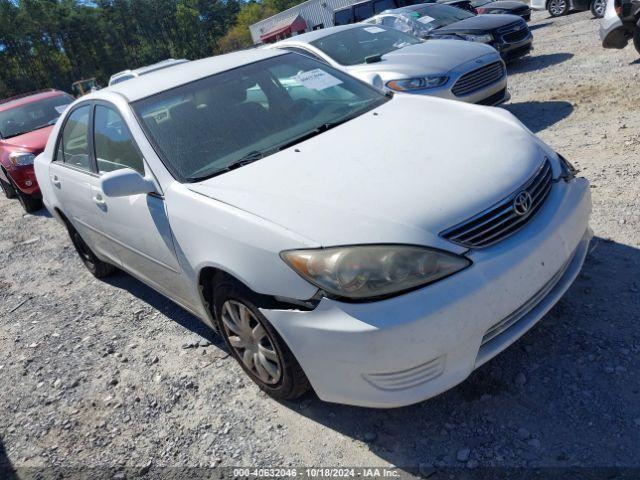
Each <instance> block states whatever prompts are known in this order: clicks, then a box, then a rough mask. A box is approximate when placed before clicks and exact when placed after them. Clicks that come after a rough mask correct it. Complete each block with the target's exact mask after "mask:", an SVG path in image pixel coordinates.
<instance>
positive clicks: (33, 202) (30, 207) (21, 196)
mask: <svg viewBox="0 0 640 480" xmlns="http://www.w3.org/2000/svg"><path fill="white" fill-rule="evenodd" d="M11 187H12V188H13V190H14V191H15V192H16V195H17V196H18V200H19V201H20V205H22V208H24V211H25V212H27V213H33V212H37V211H38V210H40V209H41V208H42V200H40V199H39V198H35V197H32V196H31V195H27V194H26V193H24V192H22V191H21V190H20V189H19V188H18V187H16V186H15V184H12V185H11Z"/></svg>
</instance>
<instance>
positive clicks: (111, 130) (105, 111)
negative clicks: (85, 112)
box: [93, 105, 144, 175]
mask: <svg viewBox="0 0 640 480" xmlns="http://www.w3.org/2000/svg"><path fill="white" fill-rule="evenodd" d="M93 131H94V133H93V136H94V146H95V150H96V161H97V163H98V172H100V173H103V172H113V171H114V170H120V169H122V168H132V169H133V170H135V171H136V172H138V173H140V174H141V175H144V162H143V160H142V156H141V155H140V152H139V151H138V149H137V147H136V145H135V142H134V140H133V136H132V135H131V132H130V131H129V129H128V128H127V125H126V124H125V122H124V120H123V119H122V117H121V116H120V114H119V113H118V112H116V111H115V110H114V109H112V108H109V107H105V106H103V105H97V106H96V112H95V120H94V127H93Z"/></svg>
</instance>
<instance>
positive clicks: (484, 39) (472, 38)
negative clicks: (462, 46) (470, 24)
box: [458, 33, 493, 43]
mask: <svg viewBox="0 0 640 480" xmlns="http://www.w3.org/2000/svg"><path fill="white" fill-rule="evenodd" d="M458 35H460V36H461V37H462V38H464V39H465V40H467V41H469V42H480V43H491V42H493V37H492V36H491V35H490V34H488V33H486V34H483V35H474V34H471V33H459V34H458Z"/></svg>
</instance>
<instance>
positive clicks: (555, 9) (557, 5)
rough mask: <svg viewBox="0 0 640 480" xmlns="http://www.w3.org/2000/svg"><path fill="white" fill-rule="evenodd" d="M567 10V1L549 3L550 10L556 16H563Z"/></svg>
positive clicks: (555, 0)
mask: <svg viewBox="0 0 640 480" xmlns="http://www.w3.org/2000/svg"><path fill="white" fill-rule="evenodd" d="M566 8H567V3H566V0H551V2H549V10H550V11H551V13H552V14H553V15H555V16H560V15H562V14H563V13H564V11H565V9H566Z"/></svg>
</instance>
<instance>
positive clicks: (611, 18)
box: [600, 0, 640, 53]
mask: <svg viewBox="0 0 640 480" xmlns="http://www.w3.org/2000/svg"><path fill="white" fill-rule="evenodd" d="M600 39H601V40H602V46H603V47H604V48H624V47H626V46H627V44H628V43H629V40H631V39H633V46H634V47H635V48H636V51H637V52H638V53H640V0H609V2H608V3H607V8H606V12H605V15H604V18H603V19H602V20H600Z"/></svg>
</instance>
